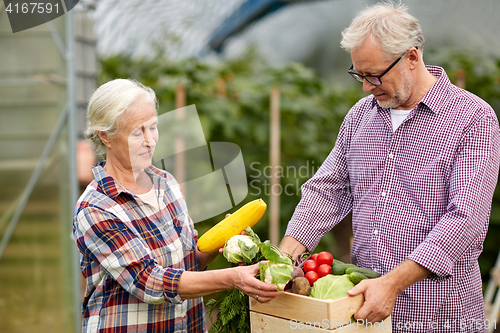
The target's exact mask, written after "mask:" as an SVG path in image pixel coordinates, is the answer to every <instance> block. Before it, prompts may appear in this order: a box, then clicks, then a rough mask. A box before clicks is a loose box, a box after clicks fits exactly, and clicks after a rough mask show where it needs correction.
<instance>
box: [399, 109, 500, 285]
mask: <svg viewBox="0 0 500 333" xmlns="http://www.w3.org/2000/svg"><path fill="white" fill-rule="evenodd" d="M499 161H500V130H499V126H498V121H497V120H496V118H494V117H484V118H483V119H480V120H479V121H477V124H475V125H474V126H471V128H470V129H469V130H468V131H467V132H466V133H465V134H464V136H463V138H462V140H461V143H460V147H459V148H458V152H457V156H456V159H455V162H454V165H453V169H452V171H451V176H450V182H449V199H448V206H447V212H446V214H444V215H443V216H442V217H441V219H440V221H439V222H438V224H437V225H436V226H435V227H434V228H433V229H432V230H431V232H430V233H429V234H428V235H427V237H426V238H425V240H424V241H423V242H422V243H421V244H420V245H419V246H418V247H417V248H416V249H415V250H414V251H413V252H412V253H411V255H410V256H409V258H408V259H410V260H413V261H415V262H417V263H418V264H420V265H422V266H424V267H425V268H427V269H429V270H430V271H431V272H432V273H434V274H435V276H437V277H439V278H444V277H447V276H450V275H452V273H453V266H454V264H455V263H456V261H457V260H458V259H459V258H460V257H461V256H462V255H463V253H464V252H465V251H466V250H467V249H469V248H470V247H471V245H473V243H474V242H475V241H476V240H477V239H478V237H479V235H480V234H481V233H485V232H486V230H487V228H488V219H489V214H490V210H491V202H492V197H493V192H494V190H495V186H496V184H497V180H498V169H499V163H500V162H499ZM478 246H480V244H478Z"/></svg>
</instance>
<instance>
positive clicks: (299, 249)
mask: <svg viewBox="0 0 500 333" xmlns="http://www.w3.org/2000/svg"><path fill="white" fill-rule="evenodd" d="M279 248H280V250H281V251H282V252H283V253H287V254H289V255H291V256H292V257H293V259H295V258H297V257H298V256H299V255H301V254H302V253H304V252H306V250H307V249H306V247H305V246H304V245H302V244H301V243H300V242H299V241H298V240H296V239H295V238H293V237H290V236H285V237H284V238H283V240H282V241H281V243H280V246H279Z"/></svg>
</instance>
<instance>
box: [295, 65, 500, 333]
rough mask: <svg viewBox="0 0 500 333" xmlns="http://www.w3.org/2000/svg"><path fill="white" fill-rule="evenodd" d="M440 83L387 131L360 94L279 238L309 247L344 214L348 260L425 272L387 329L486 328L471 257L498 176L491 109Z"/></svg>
mask: <svg viewBox="0 0 500 333" xmlns="http://www.w3.org/2000/svg"><path fill="white" fill-rule="evenodd" d="M427 69H428V70H429V72H430V73H432V74H433V75H434V76H436V77H438V81H437V82H436V83H435V84H434V86H433V87H432V88H431V89H430V90H429V91H428V92H427V94H426V95H425V96H424V97H423V99H422V100H421V101H420V103H419V104H418V105H417V107H415V108H414V109H413V110H412V111H411V112H410V114H409V115H408V117H407V118H406V120H405V121H404V122H403V123H402V124H401V125H400V126H399V127H398V128H397V130H396V131H394V132H393V130H392V124H391V113H390V110H389V109H385V108H381V107H380V106H379V105H378V104H377V103H376V101H375V99H374V98H373V96H368V97H366V98H363V99H362V100H360V101H359V102H358V103H357V104H356V105H355V106H354V107H353V108H352V109H351V110H350V112H349V113H348V114H347V116H346V118H345V120H344V122H343V124H342V127H341V129H340V131H339V135H338V138H337V142H336V144H335V147H334V149H333V150H332V152H331V153H330V155H329V156H328V158H327V159H326V160H325V162H324V163H323V165H322V166H321V168H320V169H319V170H318V172H317V173H316V174H315V175H314V176H313V177H312V178H311V179H310V180H309V181H308V182H306V183H305V184H304V185H303V186H302V200H301V201H300V203H299V205H298V206H297V208H296V210H295V213H294V215H293V217H292V219H291V221H290V224H289V225H288V229H287V232H286V235H288V236H292V237H294V238H296V239H298V240H299V241H300V242H301V243H302V244H304V245H305V246H306V247H307V248H308V249H309V250H313V249H314V248H315V247H316V246H317V244H318V242H319V240H320V238H321V237H322V236H323V235H324V234H325V233H327V232H328V231H329V230H330V229H331V228H332V227H333V226H335V225H336V224H337V223H338V222H340V221H341V220H342V219H343V218H344V217H345V216H346V215H347V214H348V213H349V212H350V211H351V210H352V227H353V232H354V243H353V246H352V250H351V260H352V262H353V263H354V264H357V265H359V266H361V267H365V268H369V269H373V270H376V271H378V272H379V273H381V274H385V273H387V272H389V271H390V270H392V269H394V268H395V267H396V266H397V265H398V264H400V263H401V262H403V261H404V260H405V259H410V260H413V261H415V262H417V263H419V264H420V265H422V266H424V267H426V268H428V269H429V270H430V271H431V272H432V273H433V274H432V275H431V276H430V277H429V278H427V279H424V280H423V281H420V282H418V283H416V284H414V285H412V286H410V287H409V288H407V289H406V290H405V291H403V292H402V293H401V294H400V295H399V296H398V298H397V301H396V306H395V308H394V311H393V313H392V320H393V326H392V328H393V332H412V333H417V332H426V333H428V332H453V333H456V332H484V331H485V325H486V324H487V323H485V314H484V305H483V298H482V290H481V287H482V283H481V274H480V271H479V265H478V260H477V259H478V257H479V255H480V253H481V251H482V248H483V241H484V238H485V236H486V232H487V230H488V219H489V215H490V209H491V200H492V196H493V192H494V189H495V186H496V184H497V178H498V168H499V159H500V129H499V126H498V120H497V117H496V115H495V112H494V111H493V109H492V108H491V107H490V106H489V105H488V104H487V103H485V102H484V101H483V100H481V99H480V98H479V97H477V96H474V95H473V94H471V93H469V92H467V91H465V90H463V89H460V88H458V87H456V86H454V85H453V84H451V82H450V80H449V79H448V76H447V75H446V73H445V72H444V70H443V69H442V68H439V67H433V66H428V67H427Z"/></svg>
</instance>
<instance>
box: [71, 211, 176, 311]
mask: <svg viewBox="0 0 500 333" xmlns="http://www.w3.org/2000/svg"><path fill="white" fill-rule="evenodd" d="M74 236H75V238H76V242H77V246H78V248H79V250H80V251H81V253H82V254H84V255H85V256H88V257H89V258H91V259H92V260H93V261H95V262H96V263H97V264H98V265H99V266H100V267H101V268H102V270H103V271H105V272H106V273H107V274H109V275H110V276H112V278H113V279H114V280H115V281H117V283H118V284H120V285H121V286H122V287H123V288H124V289H125V290H127V291H128V292H129V293H130V294H132V295H133V296H135V297H137V298H138V299H140V300H141V301H144V302H146V303H151V304H158V303H164V302H166V301H168V302H171V303H181V302H182V299H181V297H180V296H179V295H178V294H177V285H178V283H179V278H180V276H181V274H182V273H183V272H184V270H183V269H173V268H165V267H162V266H161V265H159V263H158V262H157V260H156V259H155V256H154V255H153V254H152V253H151V250H150V248H149V247H148V246H146V245H145V244H144V243H143V242H142V241H141V240H140V239H139V238H138V237H137V236H136V235H135V234H134V233H133V232H132V231H131V230H130V229H129V228H128V227H127V226H126V225H125V224H124V223H122V222H121V221H120V220H119V219H118V218H117V217H116V216H114V215H113V214H112V213H110V212H107V211H103V210H101V209H99V208H95V207H87V208H84V209H82V210H81V211H80V212H79V213H78V215H77V221H76V223H75V227H74Z"/></svg>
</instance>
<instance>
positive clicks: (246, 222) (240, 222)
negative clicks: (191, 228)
mask: <svg viewBox="0 0 500 333" xmlns="http://www.w3.org/2000/svg"><path fill="white" fill-rule="evenodd" d="M266 208H267V205H266V203H265V202H264V200H262V199H257V200H254V201H251V202H249V203H247V204H246V205H244V206H243V207H241V208H240V209H238V210H237V211H236V212H234V213H233V214H231V216H229V217H228V218H225V219H224V220H222V221H220V222H219V223H217V224H216V225H214V226H213V227H212V228H211V229H210V230H208V231H207V232H206V233H204V234H203V236H201V237H200V239H199V240H198V249H199V250H200V251H201V252H204V253H210V252H215V251H217V250H218V249H220V248H221V247H223V246H224V244H226V241H227V240H228V239H229V238H231V237H233V236H235V235H239V234H240V233H241V232H242V231H243V230H245V229H246V227H253V226H254V225H255V224H256V223H257V222H259V220H260V219H261V217H262V215H264V213H265V211H266Z"/></svg>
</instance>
